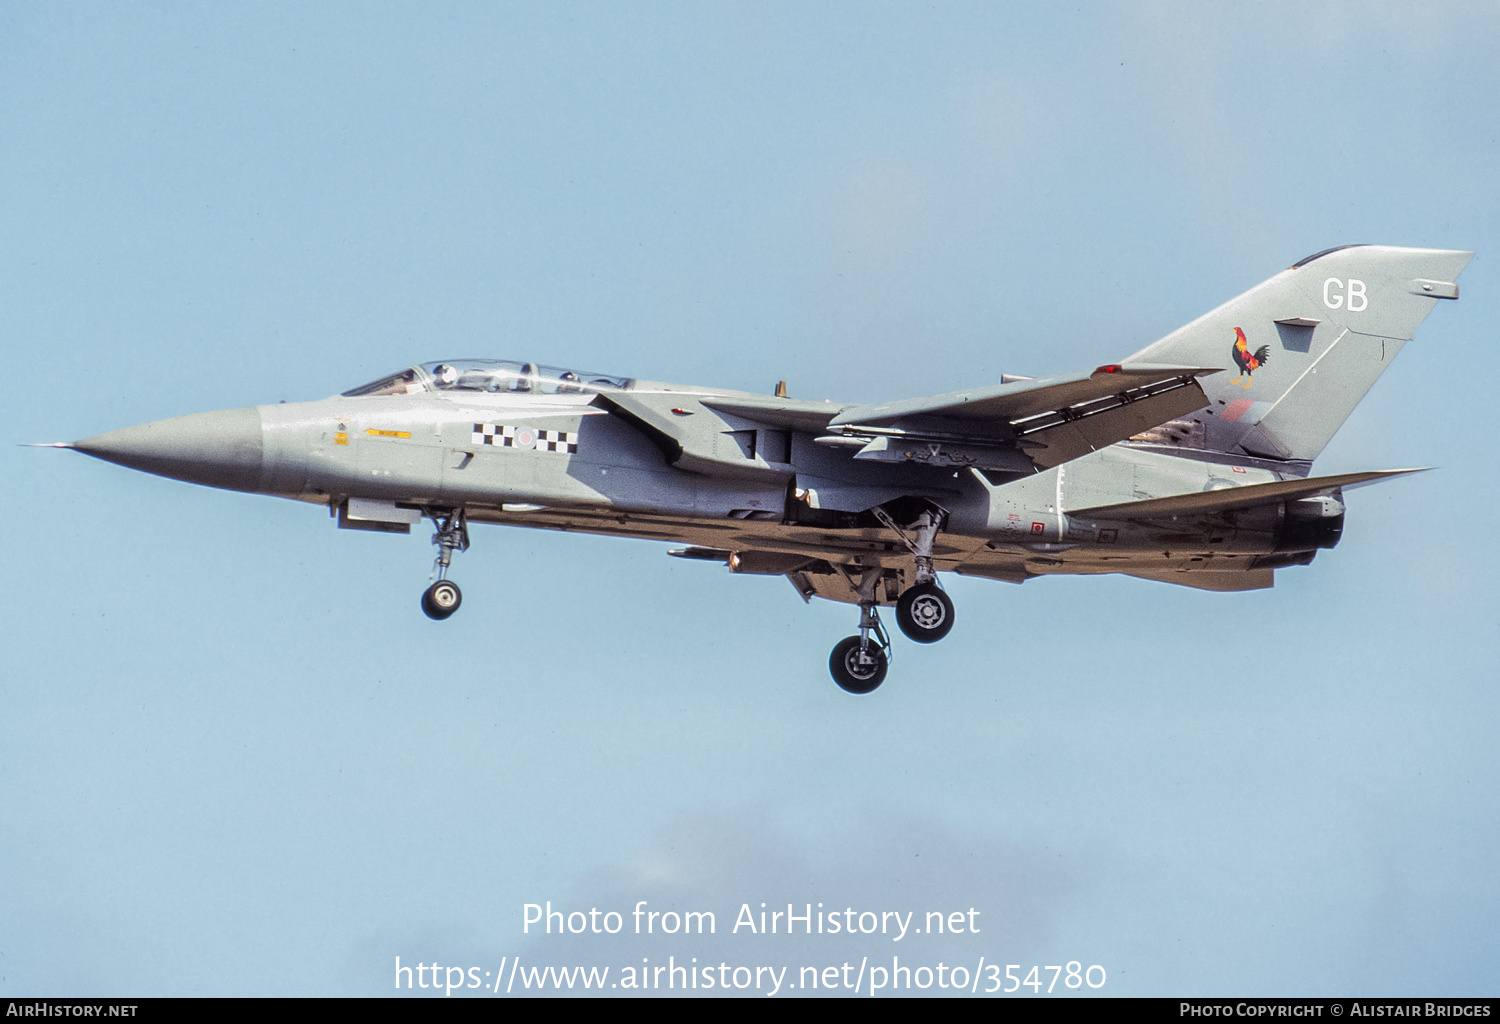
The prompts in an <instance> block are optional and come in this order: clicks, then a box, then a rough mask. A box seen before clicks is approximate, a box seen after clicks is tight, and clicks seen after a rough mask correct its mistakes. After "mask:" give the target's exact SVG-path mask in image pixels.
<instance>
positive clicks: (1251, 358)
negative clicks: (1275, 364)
mask: <svg viewBox="0 0 1500 1024" xmlns="http://www.w3.org/2000/svg"><path fill="white" fill-rule="evenodd" d="M1270 354H1271V350H1270V346H1268V345H1262V346H1261V347H1260V348H1258V349H1256V350H1255V351H1254V352H1251V351H1250V339H1249V338H1247V337H1245V332H1244V331H1243V330H1241V329H1240V328H1238V327H1236V328H1235V329H1234V348H1232V349H1230V350H1229V355H1230V357H1231V358H1233V359H1234V365H1236V366H1238V367H1239V368H1240V375H1239V376H1238V377H1236V378H1234V380H1233V381H1231V382H1230V383H1232V384H1240V381H1241V380H1243V381H1244V382H1245V383H1243V384H1240V387H1242V388H1248V387H1249V386H1250V378H1251V376H1253V375H1254V373H1255V371H1256V370H1259V369H1260V368H1261V367H1262V366H1265V365H1266V357H1267V356H1269V355H1270Z"/></svg>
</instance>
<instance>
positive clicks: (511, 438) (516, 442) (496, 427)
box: [474, 423, 578, 454]
mask: <svg viewBox="0 0 1500 1024" xmlns="http://www.w3.org/2000/svg"><path fill="white" fill-rule="evenodd" d="M474 443H475V444H493V445H499V446H500V447H502V448H531V449H535V450H537V451H539V452H567V453H568V454H572V453H574V452H576V451H578V435H577V434H576V433H573V432H572V431H568V430H537V429H536V428H535V427H509V426H506V425H505V424H503V423H476V424H474Z"/></svg>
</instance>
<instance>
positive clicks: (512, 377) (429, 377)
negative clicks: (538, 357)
mask: <svg viewBox="0 0 1500 1024" xmlns="http://www.w3.org/2000/svg"><path fill="white" fill-rule="evenodd" d="M634 384H635V381H634V380H633V379H631V378H629V377H616V376H613V375H612V374H607V373H591V372H589V371H587V370H567V369H564V368H562V367H560V366H542V365H540V364H537V363H516V362H512V361H510V360H508V359H445V360H439V361H438V362H434V363H422V364H421V365H420V366H413V367H411V368H409V369H406V370H402V371H401V372H400V373H393V374H391V375H389V376H387V377H381V378H380V379H379V380H375V381H371V382H370V383H368V384H365V385H363V386H362V387H357V388H354V389H353V390H350V391H345V392H344V394H343V397H345V398H359V397H361V396H366V395H412V394H418V393H420V392H424V391H458V392H474V393H479V394H492V395H498V394H531V395H584V394H593V393H595V392H597V391H623V390H625V389H626V388H629V387H631V386H633V385H634Z"/></svg>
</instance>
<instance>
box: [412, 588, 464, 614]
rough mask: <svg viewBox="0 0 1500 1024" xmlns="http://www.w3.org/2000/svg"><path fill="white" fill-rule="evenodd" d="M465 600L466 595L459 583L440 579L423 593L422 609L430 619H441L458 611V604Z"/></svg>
mask: <svg viewBox="0 0 1500 1024" xmlns="http://www.w3.org/2000/svg"><path fill="white" fill-rule="evenodd" d="M463 602H464V595H463V592H462V591H461V590H459V589H458V584H457V583H454V582H452V581H451V580H438V581H437V582H436V583H434V584H433V585H432V586H430V587H428V588H427V590H426V592H425V593H423V595H422V611H424V612H426V613H427V617H428V618H429V619H437V620H439V621H441V620H443V619H446V618H447V617H448V616H450V615H452V614H453V613H454V612H456V611H458V606H459V605H461V604H463Z"/></svg>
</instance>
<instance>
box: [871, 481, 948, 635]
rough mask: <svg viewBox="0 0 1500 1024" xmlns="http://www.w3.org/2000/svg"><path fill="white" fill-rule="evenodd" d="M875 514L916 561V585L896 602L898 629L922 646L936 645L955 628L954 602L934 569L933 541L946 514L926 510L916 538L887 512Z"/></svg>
mask: <svg viewBox="0 0 1500 1024" xmlns="http://www.w3.org/2000/svg"><path fill="white" fill-rule="evenodd" d="M872 511H874V513H875V518H877V519H879V520H880V521H881V523H883V524H884V525H885V526H886V527H887V528H889V529H891V530H894V531H895V532H896V535H897V536H898V537H900V538H901V542H902V543H903V544H905V545H906V547H907V549H908V550H910V551H911V553H912V554H913V555H914V556H915V557H916V560H917V579H916V582H915V584H913V585H912V586H910V587H907V588H906V591H905V593H903V594H902V595H901V596H900V597H899V598H898V599H897V600H896V625H898V626H900V627H901V632H903V633H905V634H906V635H907V636H908V637H909V638H910V639H912V640H915V641H916V642H917V643H919V644H933V643H937V642H938V641H939V640H941V639H942V638H943V637H945V636H947V635H948V631H949V630H950V629H952V628H953V600H952V599H951V598H949V596H948V595H947V594H945V593H943V588H942V587H940V586H939V585H938V581H937V570H936V569H934V568H933V565H932V545H933V541H935V540H936V539H937V535H938V531H939V530H940V529H942V525H943V519H944V518H945V514H942V513H939V512H934V511H933V510H932V509H927V510H926V511H924V512H923V513H922V514H921V515H919V516H918V517H917V521H916V522H915V523H914V524H913V525H912V531H913V533H914V534H915V536H912V535H910V534H908V533H907V532H906V531H905V530H903V529H901V527H899V526H897V525H896V521H895V520H894V519H892V518H891V517H890V516H889V515H888V514H887V513H886V511H885V510H884V509H880V508H877V509H873V510H872Z"/></svg>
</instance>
